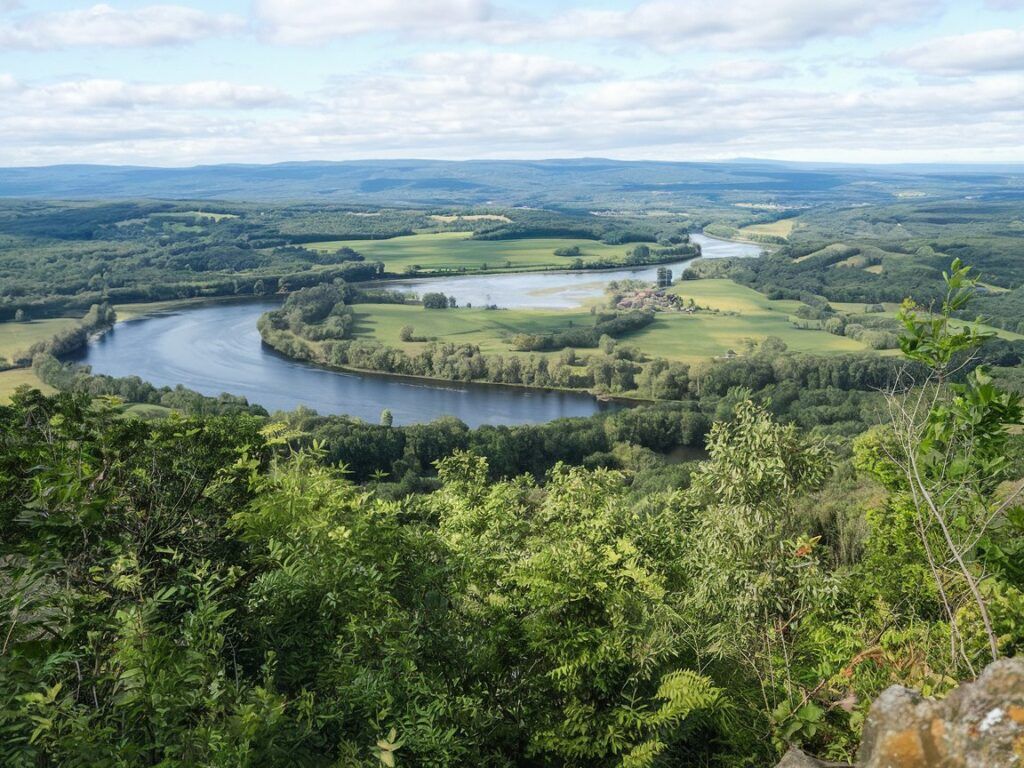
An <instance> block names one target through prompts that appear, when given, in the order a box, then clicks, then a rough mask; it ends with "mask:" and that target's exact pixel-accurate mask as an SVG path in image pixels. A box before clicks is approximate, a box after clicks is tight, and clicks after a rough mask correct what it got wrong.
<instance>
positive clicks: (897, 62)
mask: <svg viewBox="0 0 1024 768" xmlns="http://www.w3.org/2000/svg"><path fill="white" fill-rule="evenodd" d="M0 103H2V105H3V106H2V108H0V164H2V165H44V164H49V163H67V162H87V163H126V164H145V165H189V164H195V163H211V162H277V161H283V160H312V159H334V160H343V159H353V158H371V157H373V158H381V157H434V158H448V159H466V158H483V157H516V158H524V157H534V158H536V157H573V156H604V157H616V158H625V159H639V158H653V159H666V160H693V159H719V158H732V157H767V158H779V159H792V160H815V161H817V160H829V161H851V162H853V161H857V162H860V161H868V162H890V161H893V162H895V161H899V162H906V161H993V162H997V161H1000V162H1001V161H1015V162H1020V161H1024V0H577V1H575V2H573V1H568V0H567V1H565V2H559V1H558V0H548V1H547V2H538V1H536V0H252V1H251V2H250V1H249V0H206V2H198V0H196V1H194V2H174V0H169V2H167V3H159V4H153V3H147V2H129V0H109V3H104V4H88V3H76V2H61V1H58V0H53V1H49V2H48V1H46V0H43V1H40V2H34V1H33V0H0Z"/></svg>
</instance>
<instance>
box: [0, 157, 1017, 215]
mask: <svg viewBox="0 0 1024 768" xmlns="http://www.w3.org/2000/svg"><path fill="white" fill-rule="evenodd" d="M901 195H906V196H916V197H922V196H927V197H938V198H951V197H953V198H955V197H975V198H977V197H982V198H991V199H1015V198H1024V166H1021V165H992V166H987V165H898V166H877V165H875V166H869V165H863V166H857V165H838V164H825V163H787V162H778V161H767V160H731V161H722V162H659V161H621V160H607V159H601V158H582V159H552V160H467V161H444V160H354V161H343V162H320V161H311V162H287V163H276V164H271V165H247V164H224V165H199V166H193V167H188V168H160V167H145V166H111V165H53V166H41V167H19V168H2V169H0V197H8V198H11V197H31V198H53V199H111V198H159V199H193V200H204V199H209V200H212V199H222V200H254V201H256V200H267V201H270V200H274V201H280V200H325V201H331V202H351V203H354V204H359V203H362V204H368V205H382V204H387V205H415V206H430V205H470V206H486V205H496V206H549V207H550V206H558V207H568V208H591V207H595V206H596V207H605V206H607V207H616V208H619V207H624V208H639V207H643V208H651V207H666V208H680V207H685V206H686V205H694V204H702V203H726V204H735V203H749V204H759V203H763V204H767V203H772V204H782V205H790V206H806V205H814V204H817V203H820V202H824V201H825V200H826V198H827V199H828V200H829V201H831V202H840V201H841V202H846V203H857V202H865V203H871V202H892V200H893V199H894V198H898V197H900V196H901Z"/></svg>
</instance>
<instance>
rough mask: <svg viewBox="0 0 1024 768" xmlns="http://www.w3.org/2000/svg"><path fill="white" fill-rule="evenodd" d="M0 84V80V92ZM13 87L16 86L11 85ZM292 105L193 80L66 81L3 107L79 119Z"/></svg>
mask: <svg viewBox="0 0 1024 768" xmlns="http://www.w3.org/2000/svg"><path fill="white" fill-rule="evenodd" d="M2 86H3V79H2V78H0V87H2ZM14 87H17V84H16V83H15V84H14ZM290 103H292V100H291V99H290V97H288V96H287V95H286V94H285V93H283V92H281V91H279V90H277V89H274V88H267V87H265V86H259V85H238V84H235V83H228V82H223V81H218V80H208V81H195V82H186V83H178V84H174V85H164V84H160V85H154V84H145V83H128V82H124V81H122V80H101V79H90V80H68V81H63V82H58V83H52V84H48V85H43V86H38V87H34V88H25V87H22V88H21V89H20V91H19V93H18V95H17V96H16V97H15V99H14V100H12V101H9V102H8V103H7V107H8V109H10V110H12V111H14V110H17V109H18V108H19V107H21V108H23V109H26V110H33V111H39V112H45V111H48V110H62V109H64V110H69V111H75V112H77V113H79V114H81V113H82V112H84V111H88V110H107V111H111V110H113V111H115V112H118V113H123V111H125V110H136V109H148V110H152V111H159V110H166V109H175V110H199V109H202V110H210V109H213V110H221V109H259V108H267V107H283V106H287V105H288V104H290Z"/></svg>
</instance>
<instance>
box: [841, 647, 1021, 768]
mask: <svg viewBox="0 0 1024 768" xmlns="http://www.w3.org/2000/svg"><path fill="white" fill-rule="evenodd" d="M858 758H859V759H858V761H857V764H858V765H859V766H863V768H897V766H899V768H932V767H933V766H936V767H937V766H942V768H1003V766H1007V767H1009V766H1024V660H1022V659H1004V660H1002V661H997V662H995V663H994V664H990V665H989V666H988V667H986V669H985V671H984V672H982V674H981V676H980V677H979V678H978V679H977V680H975V681H974V682H973V683H965V684H963V685H961V686H960V687H958V688H957V689H956V690H954V691H953V692H952V693H951V694H949V696H947V697H946V698H945V699H943V700H941V701H935V700H934V699H925V698H922V697H921V695H920V694H918V693H916V692H914V691H910V690H907V689H906V688H900V687H893V688H889V689H888V690H886V691H885V692H883V693H882V695H881V696H879V697H878V699H876V700H875V703H874V704H872V705H871V712H870V714H869V715H868V719H867V721H866V723H865V724H864V737H863V739H862V741H861V747H860V753H859V755H858Z"/></svg>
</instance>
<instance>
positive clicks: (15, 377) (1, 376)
mask: <svg viewBox="0 0 1024 768" xmlns="http://www.w3.org/2000/svg"><path fill="white" fill-rule="evenodd" d="M22 384H27V385H28V386H30V387H34V388H35V389H39V390H42V391H43V392H44V393H45V394H48V395H51V394H53V393H54V392H56V391H57V390H55V389H54V388H53V387H51V386H49V385H48V384H44V383H43V382H41V381H40V380H39V378H38V377H37V376H36V374H35V372H34V371H33V370H32V369H31V368H12V369H11V370H9V371H0V404H2V403H7V402H10V399H11V395H13V394H14V390H16V389H17V388H18V387H20V386H21V385H22Z"/></svg>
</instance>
